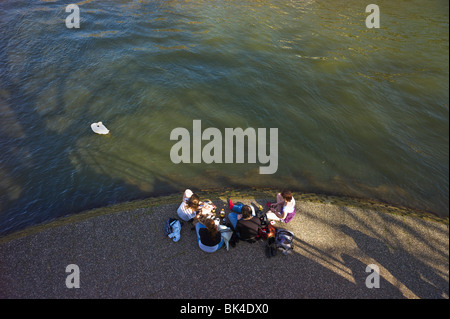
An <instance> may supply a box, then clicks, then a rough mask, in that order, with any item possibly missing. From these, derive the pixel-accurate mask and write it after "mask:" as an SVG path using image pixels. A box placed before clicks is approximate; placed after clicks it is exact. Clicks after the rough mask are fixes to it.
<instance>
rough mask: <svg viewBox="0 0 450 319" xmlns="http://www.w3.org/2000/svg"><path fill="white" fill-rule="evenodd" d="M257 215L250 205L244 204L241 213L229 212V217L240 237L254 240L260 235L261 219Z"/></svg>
mask: <svg viewBox="0 0 450 319" xmlns="http://www.w3.org/2000/svg"><path fill="white" fill-rule="evenodd" d="M255 215H256V214H255V211H254V209H252V207H251V206H249V205H243V206H242V208H241V214H237V213H229V214H228V219H229V220H230V222H231V225H232V226H233V228H234V230H235V231H236V234H237V235H238V236H239V238H240V239H242V240H246V241H252V240H254V239H256V237H257V236H258V231H259V228H260V227H261V220H260V219H259V218H258V217H256V216H255Z"/></svg>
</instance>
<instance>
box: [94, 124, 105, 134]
mask: <svg viewBox="0 0 450 319" xmlns="http://www.w3.org/2000/svg"><path fill="white" fill-rule="evenodd" d="M91 129H92V130H93V131H94V132H95V133H97V134H108V133H109V130H108V129H107V128H106V127H105V126H104V125H103V123H102V122H97V123H92V124H91Z"/></svg>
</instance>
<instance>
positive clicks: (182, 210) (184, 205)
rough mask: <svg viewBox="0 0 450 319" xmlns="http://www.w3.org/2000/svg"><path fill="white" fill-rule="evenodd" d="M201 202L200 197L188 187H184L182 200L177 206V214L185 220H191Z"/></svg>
mask: <svg viewBox="0 0 450 319" xmlns="http://www.w3.org/2000/svg"><path fill="white" fill-rule="evenodd" d="M201 204H202V203H201V202H200V197H199V196H198V195H197V194H195V193H194V192H192V191H191V190H190V189H186V190H185V191H184V193H183V201H182V202H181V204H180V206H179V207H178V210H177V214H178V216H179V217H180V218H181V219H182V220H184V221H186V222H188V221H192V219H193V218H194V217H195V216H197V214H198V212H199V210H200V205H201Z"/></svg>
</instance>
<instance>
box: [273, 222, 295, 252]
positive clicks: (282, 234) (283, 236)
mask: <svg viewBox="0 0 450 319" xmlns="http://www.w3.org/2000/svg"><path fill="white" fill-rule="evenodd" d="M293 241H294V233H293V232H291V231H289V230H287V229H284V228H278V229H277V233H276V235H275V245H276V247H277V248H278V249H279V250H281V251H282V252H283V254H285V255H287V254H289V253H290V252H291V251H292V250H294V243H293Z"/></svg>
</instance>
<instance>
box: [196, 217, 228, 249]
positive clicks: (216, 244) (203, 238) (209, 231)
mask: <svg viewBox="0 0 450 319" xmlns="http://www.w3.org/2000/svg"><path fill="white" fill-rule="evenodd" d="M196 229H197V240H198V245H199V247H200V248H201V249H202V250H203V251H205V252H207V253H212V252H215V251H216V250H218V249H219V248H220V247H222V244H223V242H224V241H223V239H222V236H221V234H220V232H219V229H218V227H217V225H216V224H215V223H214V221H213V220H212V219H209V218H205V219H203V220H202V221H201V222H198V223H197V225H196Z"/></svg>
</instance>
